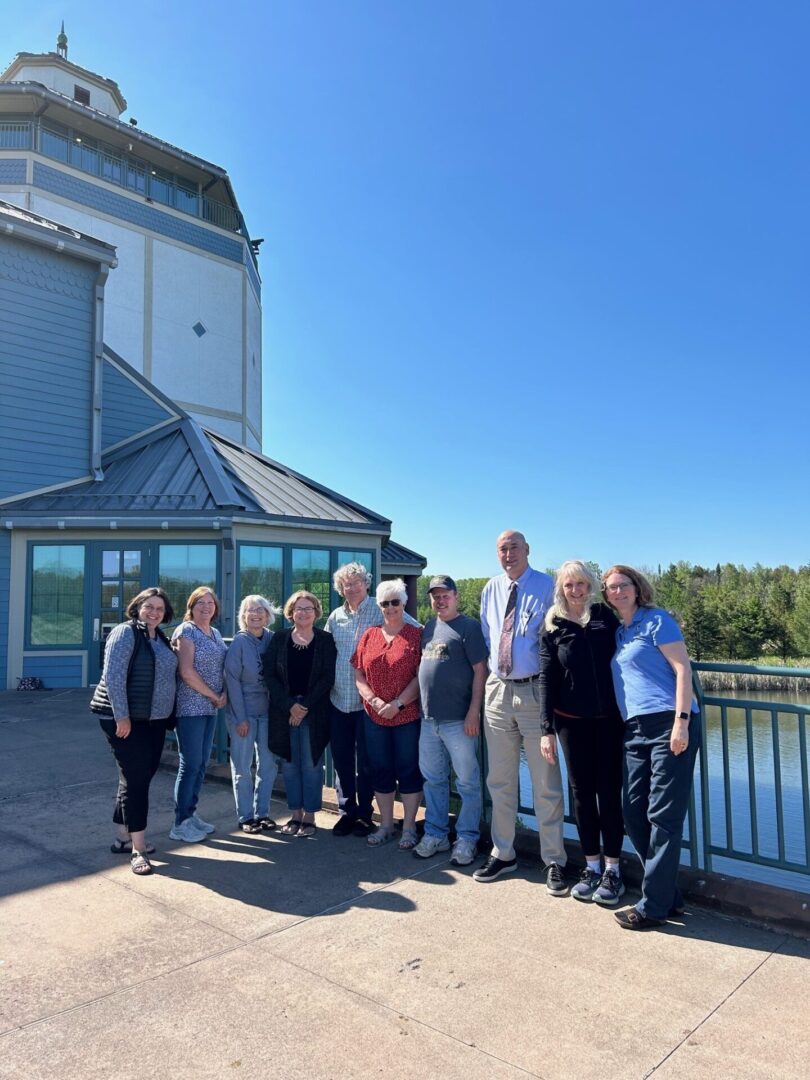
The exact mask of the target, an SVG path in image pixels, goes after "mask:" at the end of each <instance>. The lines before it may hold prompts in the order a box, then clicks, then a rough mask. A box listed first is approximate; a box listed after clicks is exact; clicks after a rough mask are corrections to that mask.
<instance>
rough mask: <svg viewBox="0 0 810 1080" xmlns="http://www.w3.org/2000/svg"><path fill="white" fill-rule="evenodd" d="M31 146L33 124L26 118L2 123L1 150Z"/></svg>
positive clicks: (0, 132)
mask: <svg viewBox="0 0 810 1080" xmlns="http://www.w3.org/2000/svg"><path fill="white" fill-rule="evenodd" d="M30 146H31V125H30V124H29V123H28V121H26V120H21V121H16V120H9V121H5V120H4V121H3V122H2V123H0V150H28V149H29V147H30Z"/></svg>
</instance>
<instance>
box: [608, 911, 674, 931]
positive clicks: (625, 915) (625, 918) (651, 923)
mask: <svg viewBox="0 0 810 1080" xmlns="http://www.w3.org/2000/svg"><path fill="white" fill-rule="evenodd" d="M614 918H615V919H616V922H617V923H618V924H619V926H621V928H622V929H623V930H655V929H657V928H658V927H659V926H664V925H665V922H666V920H664V919H651V918H649V917H648V916H647V915H642V914H641V912H640V911H636V909H635V908H634V907H631V908H630V910H629V911H616V912H614Z"/></svg>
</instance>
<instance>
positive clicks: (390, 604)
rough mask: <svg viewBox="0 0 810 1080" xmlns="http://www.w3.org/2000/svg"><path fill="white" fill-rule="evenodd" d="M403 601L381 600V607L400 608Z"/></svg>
mask: <svg viewBox="0 0 810 1080" xmlns="http://www.w3.org/2000/svg"><path fill="white" fill-rule="evenodd" d="M401 603H402V601H401V600H381V601H380V607H399V605H400V604H401Z"/></svg>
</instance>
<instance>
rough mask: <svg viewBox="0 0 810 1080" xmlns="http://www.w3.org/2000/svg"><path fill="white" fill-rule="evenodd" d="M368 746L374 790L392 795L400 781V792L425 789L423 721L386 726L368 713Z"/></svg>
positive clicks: (406, 792)
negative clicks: (421, 755) (421, 744)
mask: <svg viewBox="0 0 810 1080" xmlns="http://www.w3.org/2000/svg"><path fill="white" fill-rule="evenodd" d="M365 723H366V749H367V750H368V759H369V761H370V763H371V770H372V776H373V778H374V790H375V791H379V793H380V795H390V794H391V793H392V792H394V791H396V789H397V784H399V793H400V795H415V794H416V792H417V791H421V790H422V774H421V773H420V772H419V721H418V720H410V721H409V722H408V723H407V724H398V725H397V726H396V727H385V726H383V725H382V724H375V723H374V721H373V720H372V719H371V717H370V716H368V715H366V720H365Z"/></svg>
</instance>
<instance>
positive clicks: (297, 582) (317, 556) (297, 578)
mask: <svg viewBox="0 0 810 1080" xmlns="http://www.w3.org/2000/svg"><path fill="white" fill-rule="evenodd" d="M299 589H306V590H307V592H311V593H314V595H315V596H317V597H318V599H319V600H320V602H321V607H322V608H323V618H322V619H321V620H320V622H319V623H318V625H319V626H323V624H324V622H325V621H326V616H327V615H328V614H329V608H330V604H329V600H330V595H331V594H330V582H329V552H328V551H324V550H322V549H320V548H293V549H292V588H291V589H290V593H291V594H292V593H294V592H298V590H299Z"/></svg>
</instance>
